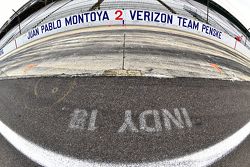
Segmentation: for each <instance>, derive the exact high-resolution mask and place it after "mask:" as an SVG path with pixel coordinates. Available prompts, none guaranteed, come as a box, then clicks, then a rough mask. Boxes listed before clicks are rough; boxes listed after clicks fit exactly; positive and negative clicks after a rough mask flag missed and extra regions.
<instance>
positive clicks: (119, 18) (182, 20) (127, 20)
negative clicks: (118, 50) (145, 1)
mask: <svg viewBox="0 0 250 167" xmlns="http://www.w3.org/2000/svg"><path fill="white" fill-rule="evenodd" d="M100 25H153V26H160V27H173V26H174V27H180V28H181V29H189V30H192V31H198V32H201V33H204V34H206V35H209V36H212V37H215V38H218V39H221V38H223V32H221V31H220V30H218V29H216V28H213V27H211V26H210V25H207V24H205V23H202V22H199V21H197V20H192V19H189V18H187V17H183V16H179V15H173V14H169V13H164V12H156V11H145V10H109V11H105V10H104V11H92V12H87V13H81V14H75V15H71V16H68V17H65V18H61V19H58V20H55V21H52V22H49V23H46V24H43V25H41V26H39V27H37V28H34V29H32V30H30V31H29V32H28V33H27V34H26V37H27V39H28V40H31V39H33V38H35V37H39V36H42V35H43V34H47V33H49V32H58V31H60V29H65V28H66V29H68V28H70V29H71V28H73V27H91V26H100Z"/></svg>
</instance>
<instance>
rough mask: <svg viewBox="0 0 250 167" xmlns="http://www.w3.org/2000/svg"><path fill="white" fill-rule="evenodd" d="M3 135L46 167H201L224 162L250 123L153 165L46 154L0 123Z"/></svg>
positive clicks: (245, 135)
mask: <svg viewBox="0 0 250 167" xmlns="http://www.w3.org/2000/svg"><path fill="white" fill-rule="evenodd" d="M0 133H1V134H2V135H3V136H4V137H5V138H6V139H7V140H8V141H9V142H10V143H11V144H12V145H13V146H14V147H15V148H16V149H18V150H19V151H20V152H22V153H23V154H24V155H26V156H27V157H29V158H30V159H31V160H33V161H35V162H37V163H38V164H40V165H42V166H45V167H58V166H60V167H118V166H119V167H125V166H126V167H127V166H128V167H164V166H171V167H177V166H178V167H196V166H197V167H198V166H199V167H202V166H208V165H211V164H212V163H214V162H215V161H217V160H219V159H221V158H223V157H224V156H226V155H227V154H229V153H230V152H231V151H232V150H233V149H235V148H236V147H237V146H238V145H239V144H240V143H241V142H242V141H244V140H245V139H246V137H247V136H248V135H249V134H250V122H248V123H247V124H246V125H245V126H244V127H242V128H241V129H240V130H238V131H237V132H236V133H234V134H233V135H232V136H230V137H228V138H226V139H225V140H223V141H221V142H219V143H217V144H215V145H214V146H211V147H209V148H207V149H204V150H201V151H199V152H196V153H193V154H190V155H186V156H183V157H179V158H175V159H170V160H163V161H159V162H152V163H139V164H112V163H110V164H108V163H99V162H91V161H87V160H80V159H75V158H73V157H69V156H65V155H62V154H58V153H56V152H52V151H50V150H46V149H44V148H42V147H40V146H38V145H36V144H34V143H32V142H30V141H28V140H26V139H24V138H23V137H22V136H20V135H18V134H17V133H15V132H14V131H12V130H11V129H10V128H9V127H7V126H6V125H5V124H4V123H3V122H2V121H0Z"/></svg>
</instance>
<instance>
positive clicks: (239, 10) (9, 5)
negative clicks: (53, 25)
mask: <svg viewBox="0 0 250 167" xmlns="http://www.w3.org/2000/svg"><path fill="white" fill-rule="evenodd" d="M214 1H215V2H217V3H218V4H220V5H221V6H223V7H224V8H225V9H227V10H228V11H229V12H230V13H232V14H233V15H234V16H235V17H236V18H237V19H238V20H240V22H241V23H242V24H243V25H244V26H245V27H246V28H250V19H249V17H250V0H214ZM26 2H28V0H8V1H5V2H4V5H1V6H0V16H1V17H0V27H1V26H2V25H3V24H4V23H5V22H6V21H7V20H8V19H9V18H10V16H11V15H12V14H13V11H12V9H14V10H18V9H19V8H20V7H21V6H22V5H23V4H25V3H26Z"/></svg>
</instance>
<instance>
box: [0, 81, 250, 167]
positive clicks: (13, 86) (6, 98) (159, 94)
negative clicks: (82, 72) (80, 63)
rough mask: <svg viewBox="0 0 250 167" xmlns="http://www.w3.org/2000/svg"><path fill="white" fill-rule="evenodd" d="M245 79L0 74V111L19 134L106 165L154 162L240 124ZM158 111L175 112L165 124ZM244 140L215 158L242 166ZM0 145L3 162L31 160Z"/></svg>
mask: <svg viewBox="0 0 250 167" xmlns="http://www.w3.org/2000/svg"><path fill="white" fill-rule="evenodd" d="M249 86H250V84H249V82H231V81H221V80H211V79H194V78H176V79H157V78H142V77H132V78H131V77H47V78H30V79H14V80H2V81H0V90H1V97H0V99H1V103H0V111H1V112H0V117H1V121H2V122H3V123H4V124H5V125H7V126H8V127H9V128H10V129H11V130H13V131H14V132H16V133H18V134H19V135H21V136H22V137H24V138H25V139H26V140H28V141H30V142H32V143H34V144H36V145H39V146H41V147H43V148H45V149H46V150H50V151H53V152H56V153H58V154H61V155H65V156H70V157H74V158H77V159H81V160H86V161H88V162H97V163H107V164H111V166H112V164H117V163H118V164H120V163H121V164H141V163H146V164H147V163H158V162H161V161H164V160H165V159H174V158H178V157H183V156H186V155H190V154H192V153H195V152H199V151H201V150H204V149H206V148H209V147H212V146H214V145H215V144H216V143H219V142H221V141H223V140H224V139H226V138H228V137H229V136H231V135H232V134H234V133H235V132H237V131H238V130H239V129H241V128H242V127H243V126H244V125H246V124H247V123H248V122H249V120H250V112H249V107H250V103H249V98H250V89H249ZM183 109H185V110H186V113H187V115H188V117H185V114H184V112H183ZM164 110H165V111H166V110H168V111H169V113H170V114H171V115H172V116H173V117H175V118H176V119H172V118H171V119H169V120H170V124H171V128H169V126H167V124H166V119H165V118H166V117H164V114H163V111H164ZM176 110H179V114H180V118H181V120H182V123H181V121H180V120H179V119H178V114H176V113H175V112H176ZM126 111H127V113H131V120H130V121H127V124H126V125H127V126H125V128H122V127H123V124H124V123H125V122H126V121H125V120H126V118H127V117H126ZM128 111H130V112H128ZM148 111H152V112H148ZM95 112H96V115H95V114H93V113H95ZM79 113H80V114H81V115H77V114H79ZM85 113H87V115H88V116H84V114H85ZM142 113H144V114H142ZM146 113H147V114H146ZM155 113H158V114H155ZM177 113H178V112H177ZM142 115H144V117H143V116H142ZM157 115H158V116H157ZM187 115H186V116H187ZM85 118H86V119H85ZM92 118H94V119H92ZM158 118H159V119H158ZM91 120H92V121H91ZM93 120H95V122H93ZM174 120H177V122H179V123H180V124H182V125H183V126H178V123H176V122H174ZM178 120H179V121H178ZM188 120H190V122H188ZM143 121H144V122H143ZM91 122H92V123H91ZM131 122H132V123H133V126H132V125H131V124H129V123H131ZM143 127H144V128H143ZM248 141H249V138H247V139H246V140H245V142H244V143H243V144H244V147H242V146H241V145H240V147H238V148H236V150H235V151H234V152H233V153H232V154H231V155H230V154H229V155H228V156H226V157H225V158H223V159H222V160H220V161H219V162H218V164H214V165H215V166H216V165H217V166H235V163H232V161H233V162H237V160H235V158H236V157H243V158H239V159H240V160H242V161H240V162H239V164H236V166H237V165H239V166H243V167H244V166H248V164H249V161H248V160H247V161H244V160H245V159H247V158H246V157H249V150H250V149H249V148H250V145H249V144H248V143H249V142H248ZM3 143H6V142H5V141H4V142H3ZM232 144H233V143H232ZM2 148H6V149H4V150H8V151H7V152H13V154H7V155H8V156H6V157H4V158H2V159H1V160H2V161H3V162H5V161H6V160H9V159H13V162H12V165H13V166H15V165H14V164H15V163H18V162H19V161H20V159H21V162H23V163H27V166H33V162H30V160H29V159H28V158H25V157H24V156H23V155H22V154H20V153H17V152H18V151H16V150H15V149H13V147H12V146H10V145H4V146H3V147H2ZM35 154H36V153H35V152H34V155H35ZM1 155H3V154H2V152H1ZM241 155H242V156H241ZM42 161H46V160H45V159H43V160H42ZM180 165H182V166H185V164H180ZM7 166H8V164H7ZM10 166H11V165H10ZM186 166H188V165H187V164H186Z"/></svg>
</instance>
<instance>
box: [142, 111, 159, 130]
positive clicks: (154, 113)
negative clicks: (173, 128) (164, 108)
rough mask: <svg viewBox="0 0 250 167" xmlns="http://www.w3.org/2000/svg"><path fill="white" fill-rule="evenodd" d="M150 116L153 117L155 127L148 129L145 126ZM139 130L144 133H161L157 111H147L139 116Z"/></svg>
mask: <svg viewBox="0 0 250 167" xmlns="http://www.w3.org/2000/svg"><path fill="white" fill-rule="evenodd" d="M150 115H152V116H153V117H154V122H155V127H149V126H148V125H147V116H150ZM139 119H140V129H141V130H142V131H146V132H160V131H162V126H161V120H160V115H159V112H158V111H157V110H147V111H144V112H142V113H141V114H140V117H139Z"/></svg>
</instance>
